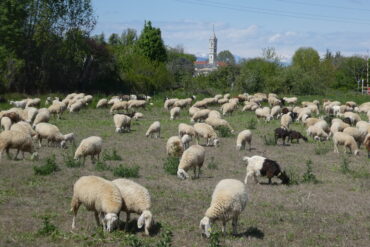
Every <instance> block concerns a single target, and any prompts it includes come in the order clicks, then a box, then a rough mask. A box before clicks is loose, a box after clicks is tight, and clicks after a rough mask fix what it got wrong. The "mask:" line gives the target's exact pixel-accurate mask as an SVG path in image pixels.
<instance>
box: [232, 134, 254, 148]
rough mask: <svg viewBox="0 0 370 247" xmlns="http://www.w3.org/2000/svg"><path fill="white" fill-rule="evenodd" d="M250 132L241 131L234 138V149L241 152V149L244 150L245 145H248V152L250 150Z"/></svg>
mask: <svg viewBox="0 0 370 247" xmlns="http://www.w3.org/2000/svg"><path fill="white" fill-rule="evenodd" d="M251 142H252V132H251V131H250V130H243V131H241V132H240V133H239V134H238V137H237V138H236V149H237V150H241V149H242V148H243V147H244V148H246V143H248V145H249V151H251V149H252V145H251Z"/></svg>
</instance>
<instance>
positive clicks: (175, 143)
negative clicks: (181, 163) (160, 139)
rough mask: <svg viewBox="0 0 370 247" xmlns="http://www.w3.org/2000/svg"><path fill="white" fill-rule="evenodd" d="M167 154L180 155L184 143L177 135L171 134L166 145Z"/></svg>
mask: <svg viewBox="0 0 370 247" xmlns="http://www.w3.org/2000/svg"><path fill="white" fill-rule="evenodd" d="M166 150H167V155H168V156H174V157H181V155H182V153H183V152H184V145H183V143H182V141H181V139H180V137H178V136H171V137H170V138H169V139H168V141H167V145H166Z"/></svg>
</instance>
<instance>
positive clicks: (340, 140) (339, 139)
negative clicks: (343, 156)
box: [333, 132, 359, 155]
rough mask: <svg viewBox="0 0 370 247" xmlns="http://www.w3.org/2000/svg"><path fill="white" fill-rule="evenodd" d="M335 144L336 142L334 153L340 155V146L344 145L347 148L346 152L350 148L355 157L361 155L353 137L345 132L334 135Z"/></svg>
mask: <svg viewBox="0 0 370 247" xmlns="http://www.w3.org/2000/svg"><path fill="white" fill-rule="evenodd" d="M333 142H334V153H339V150H338V145H344V147H345V149H344V152H345V151H346V148H349V149H350V151H351V152H352V153H353V154H354V155H358V154H359V150H358V146H357V143H356V141H355V139H354V138H353V136H350V135H348V134H346V133H343V132H336V133H335V134H334V135H333Z"/></svg>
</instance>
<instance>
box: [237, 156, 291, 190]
mask: <svg viewBox="0 0 370 247" xmlns="http://www.w3.org/2000/svg"><path fill="white" fill-rule="evenodd" d="M243 161H244V162H245V164H246V166H247V175H246V176H245V180H244V183H245V184H247V181H248V177H250V176H253V177H254V181H255V182H256V183H258V180H257V177H259V176H262V177H264V176H266V177H267V178H268V179H269V184H271V178H272V177H274V176H276V177H278V178H279V179H280V180H281V181H282V184H289V182H290V179H289V177H288V176H287V174H286V173H285V171H282V170H281V168H280V165H279V164H278V163H277V162H276V161H274V160H270V159H267V158H265V157H262V156H258V155H255V156H252V157H248V156H245V157H243Z"/></svg>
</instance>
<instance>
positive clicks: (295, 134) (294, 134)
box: [288, 130, 308, 143]
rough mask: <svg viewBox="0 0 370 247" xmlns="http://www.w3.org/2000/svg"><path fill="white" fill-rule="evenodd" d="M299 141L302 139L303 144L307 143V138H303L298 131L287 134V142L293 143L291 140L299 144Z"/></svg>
mask: <svg viewBox="0 0 370 247" xmlns="http://www.w3.org/2000/svg"><path fill="white" fill-rule="evenodd" d="M299 139H303V140H304V141H305V142H307V141H308V139H307V137H305V136H303V135H302V134H301V133H299V132H298V131H295V130H291V131H290V132H289V136H288V141H290V143H293V140H297V143H299Z"/></svg>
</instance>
